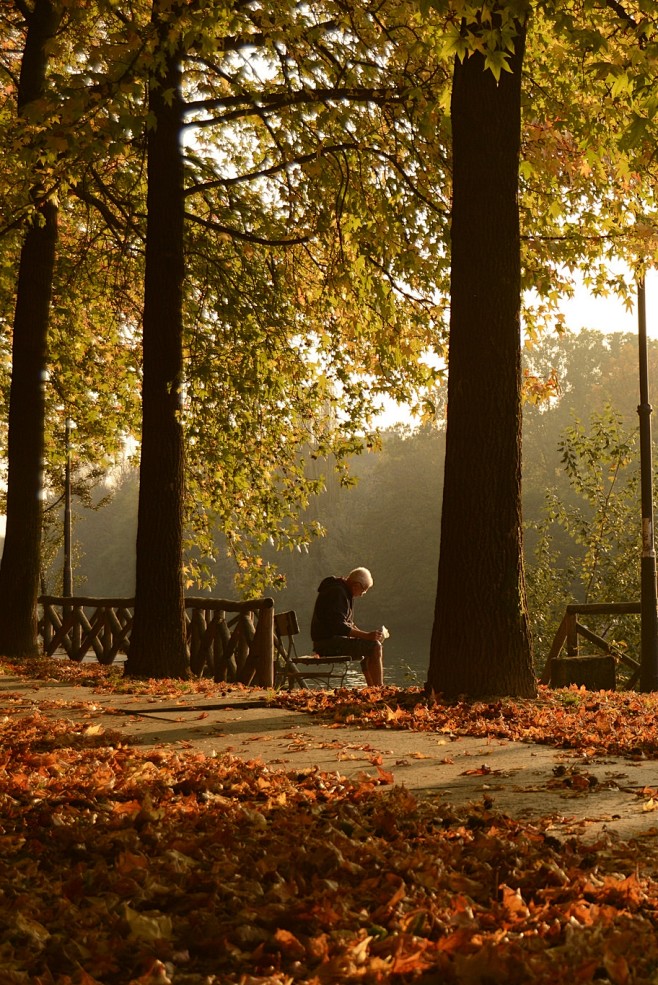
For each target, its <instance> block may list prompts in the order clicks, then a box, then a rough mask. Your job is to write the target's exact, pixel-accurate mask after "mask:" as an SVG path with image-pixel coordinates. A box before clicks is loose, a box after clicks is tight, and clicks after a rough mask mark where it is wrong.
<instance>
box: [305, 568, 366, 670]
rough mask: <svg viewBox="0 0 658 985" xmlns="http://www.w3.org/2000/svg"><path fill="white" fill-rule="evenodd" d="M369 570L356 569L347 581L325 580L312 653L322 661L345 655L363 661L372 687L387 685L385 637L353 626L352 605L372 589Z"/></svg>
mask: <svg viewBox="0 0 658 985" xmlns="http://www.w3.org/2000/svg"><path fill="white" fill-rule="evenodd" d="M372 584H373V582H372V575H371V574H370V572H369V571H368V569H367V568H354V569H353V570H352V571H350V573H349V575H347V577H345V578H335V577H334V576H333V575H332V576H330V577H328V578H323V580H322V581H321V582H320V587H319V588H318V597H317V599H316V600H315V608H314V609H313V618H312V619H311V638H312V640H313V649H314V650H315V652H316V653H319V654H320V656H321V657H336V656H341V655H343V654H346V655H348V656H350V657H355V658H356V657H361V670H362V671H363V675H364V677H365V679H366V684H367V685H368V686H369V687H380V686H381V685H382V684H383V683H384V663H383V651H382V640H383V639H384V633H383V632H382V631H381V630H378V629H373V630H371V631H370V632H365V631H364V630H363V629H359V627H358V626H356V625H355V624H354V619H353V611H352V607H353V602H354V599H355V598H357V599H358V598H361V596H362V595H365V594H366V592H367V591H368V589H369V588H372Z"/></svg>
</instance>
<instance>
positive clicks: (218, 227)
mask: <svg viewBox="0 0 658 985" xmlns="http://www.w3.org/2000/svg"><path fill="white" fill-rule="evenodd" d="M185 218H186V219H189V221H190V222H194V223H196V224H197V225H198V226H203V227H204V229H210V230H211V231H212V232H215V233H220V234H223V235H225V236H226V235H228V236H230V238H231V239H239V240H242V241H243V242H245V243H258V245H259V246H297V245H299V244H300V243H308V242H310V241H311V239H312V238H313V237H312V236H311V235H309V234H307V235H305V236H294V237H291V238H290V239H269V238H267V237H265V236H258V235H257V234H256V233H249V232H244V231H243V230H241V229H235V228H232V227H231V226H223V225H222V224H221V223H219V222H213V221H212V220H211V219H203V218H202V217H201V216H198V215H195V214H194V213H193V212H186V213H185Z"/></svg>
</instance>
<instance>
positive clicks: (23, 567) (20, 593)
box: [0, 0, 61, 657]
mask: <svg viewBox="0 0 658 985" xmlns="http://www.w3.org/2000/svg"><path fill="white" fill-rule="evenodd" d="M60 16H61V15H60V14H59V13H57V12H56V11H55V9H54V6H53V4H52V3H51V2H50V0H37V2H36V3H35V4H34V8H33V12H32V13H31V14H30V15H29V20H28V29H27V35H26V42H25V50H24V52H23V58H22V62H21V75H20V80H19V87H18V112H19V115H20V114H22V113H23V112H24V110H25V107H26V106H27V105H28V104H29V103H30V102H32V101H34V100H36V99H39V98H41V97H42V96H43V94H44V91H45V88H46V71H47V66H48V54H47V45H48V42H49V41H50V40H51V39H52V37H53V36H54V34H55V31H56V30H57V27H58V24H59V20H60ZM35 182H36V183H35V186H34V188H33V200H34V203H35V206H36V213H37V214H36V216H35V218H34V219H33V220H31V221H30V225H29V226H28V229H27V231H26V233H25V239H24V241H23V246H22V249H21V256H20V265H19V270H18V285H17V292H16V309H15V312H14V332H13V339H12V370H11V389H10V393H9V436H8V447H7V460H8V478H7V526H6V532H5V543H4V549H3V552H2V563H1V564H0V653H1V654H3V655H4V656H8V657H28V656H36V655H37V654H38V652H39V643H38V637H37V598H38V594H39V574H40V561H41V520H42V509H43V507H42V499H41V495H42V468H43V455H44V414H45V400H44V381H45V373H46V351H47V338H48V322H49V318H50V300H51V296H52V284H53V272H54V267H55V249H56V243H57V206H56V204H55V201H54V199H53V198H50V197H48V196H47V194H46V193H45V190H44V188H43V186H42V185H41V184H39V183H38V175H37V176H35Z"/></svg>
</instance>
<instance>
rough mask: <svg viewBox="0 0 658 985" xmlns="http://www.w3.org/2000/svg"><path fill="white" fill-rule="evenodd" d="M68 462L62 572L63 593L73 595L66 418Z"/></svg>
mask: <svg viewBox="0 0 658 985" xmlns="http://www.w3.org/2000/svg"><path fill="white" fill-rule="evenodd" d="M64 440H65V450H66V463H65V466H64V571H63V573H62V595H63V596H64V597H65V598H70V597H71V595H73V562H72V559H71V421H70V420H69V418H68V417H67V418H66V430H65V432H64Z"/></svg>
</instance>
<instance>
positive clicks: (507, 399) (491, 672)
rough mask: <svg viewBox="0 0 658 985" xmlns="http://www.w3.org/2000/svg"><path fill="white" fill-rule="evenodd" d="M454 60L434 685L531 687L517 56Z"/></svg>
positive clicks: (453, 690)
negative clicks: (489, 64)
mask: <svg viewBox="0 0 658 985" xmlns="http://www.w3.org/2000/svg"><path fill="white" fill-rule="evenodd" d="M518 30H519V34H518V37H517V39H516V50H515V54H514V57H513V58H512V60H511V67H512V69H513V72H512V74H510V73H508V72H502V74H501V77H500V81H499V82H498V83H497V82H496V80H495V78H494V76H493V75H492V73H491V72H490V71H485V70H484V59H483V56H482V55H480V54H474V55H472V56H471V57H470V58H467V59H465V61H464V62H463V63H461V62H459V61H458V60H457V61H456V62H455V69H454V76H453V89H452V110H451V115H452V134H453V208H452V232H451V236H452V268H451V315H450V350H449V380H448V425H447V433H446V462H445V479H444V489H443V509H442V515H441V552H440V560H439V577H438V588H437V599H436V609H435V618H434V627H433V632H432V641H431V653H430V667H429V674H428V687H430V688H432V689H433V690H434V691H435V692H436V693H441V694H443V695H444V696H446V697H454V696H456V695H459V694H466V695H470V696H472V697H475V696H484V695H515V696H530V695H533V694H534V693H535V680H534V675H533V671H532V659H531V644H530V636H529V629H528V619H527V608H526V596H525V582H524V574H523V543H522V526H521V352H520V241H519V210H518V197H517V196H518V166H519V148H520V130H521V108H520V103H521V66H522V62H523V52H524V42H525V27H524V26H523V25H521V24H519V25H518Z"/></svg>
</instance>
